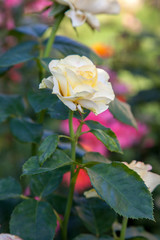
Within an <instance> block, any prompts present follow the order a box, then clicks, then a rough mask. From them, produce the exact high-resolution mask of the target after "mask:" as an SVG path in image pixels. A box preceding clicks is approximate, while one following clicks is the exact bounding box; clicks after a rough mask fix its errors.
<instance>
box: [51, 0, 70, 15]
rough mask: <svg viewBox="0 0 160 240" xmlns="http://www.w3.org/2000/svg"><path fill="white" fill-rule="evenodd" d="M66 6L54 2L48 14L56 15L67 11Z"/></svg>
mask: <svg viewBox="0 0 160 240" xmlns="http://www.w3.org/2000/svg"><path fill="white" fill-rule="evenodd" d="M67 9H68V7H67V6H65V5H62V4H59V3H56V2H55V3H54V5H53V8H52V10H51V11H50V13H49V16H53V17H56V16H57V15H59V14H60V13H63V12H65V11H67Z"/></svg>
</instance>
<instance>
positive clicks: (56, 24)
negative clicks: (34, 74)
mask: <svg viewBox="0 0 160 240" xmlns="http://www.w3.org/2000/svg"><path fill="white" fill-rule="evenodd" d="M63 16H64V14H63V13H62V14H59V15H57V17H56V18H55V21H54V25H53V27H52V32H51V35H50V37H49V39H48V42H47V45H46V48H45V50H44V55H43V57H44V58H46V57H48V56H49V55H50V52H51V49H52V45H53V42H54V39H55V36H56V32H57V30H58V27H59V25H60V23H61V21H62V19H63Z"/></svg>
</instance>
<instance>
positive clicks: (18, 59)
mask: <svg viewBox="0 0 160 240" xmlns="http://www.w3.org/2000/svg"><path fill="white" fill-rule="evenodd" d="M36 45H37V42H36V41H28V42H23V43H20V44H19V45H16V46H15V47H13V48H10V49H9V50H8V51H6V52H5V53H4V54H3V55H2V56H0V67H10V66H14V65H16V64H18V63H23V62H27V61H29V60H32V59H33V58H35V57H36V56H37V50H36Z"/></svg>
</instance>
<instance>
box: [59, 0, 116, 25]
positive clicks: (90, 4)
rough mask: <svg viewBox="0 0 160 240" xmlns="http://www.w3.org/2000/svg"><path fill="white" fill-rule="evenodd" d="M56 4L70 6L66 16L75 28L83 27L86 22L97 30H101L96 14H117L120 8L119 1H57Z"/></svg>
mask: <svg viewBox="0 0 160 240" xmlns="http://www.w3.org/2000/svg"><path fill="white" fill-rule="evenodd" d="M56 2H58V3H60V4H63V5H66V6H69V8H70V10H68V11H66V12H65V15H66V16H67V17H69V18H71V20H72V25H73V27H78V26H81V25H82V24H83V23H84V22H85V21H86V22H87V23H88V24H89V25H90V26H91V27H92V28H95V29H99V26H100V24H99V21H98V19H97V18H96V17H95V16H94V15H96V14H101V13H104V14H117V13H119V12H120V6H119V4H118V2H117V0H56Z"/></svg>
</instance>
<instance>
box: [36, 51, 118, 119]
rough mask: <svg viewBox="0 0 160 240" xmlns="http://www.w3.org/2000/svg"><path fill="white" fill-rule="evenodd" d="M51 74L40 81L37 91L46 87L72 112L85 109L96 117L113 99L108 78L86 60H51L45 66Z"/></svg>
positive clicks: (79, 58) (67, 58)
mask: <svg viewBox="0 0 160 240" xmlns="http://www.w3.org/2000/svg"><path fill="white" fill-rule="evenodd" d="M49 69H50V71H51V73H52V76H50V77H49V78H47V79H43V80H42V83H41V84H40V86H39V87H40V88H50V89H52V90H53V91H52V93H53V94H56V95H57V96H58V98H59V99H60V100H61V101H62V102H63V103H64V104H65V105H66V106H67V107H69V108H70V109H71V110H72V111H76V110H79V111H80V112H83V108H87V109H89V110H91V111H92V112H94V113H95V114H96V115H97V114H99V113H102V112H104V111H105V110H106V109H108V107H109V106H108V105H109V103H110V102H111V101H113V100H114V97H115V95H114V92H113V90H112V86H111V83H109V82H108V79H109V75H108V74H107V73H106V72H105V71H104V70H102V69H99V68H96V66H95V65H94V64H93V63H92V62H91V61H90V60H89V59H88V58H87V57H84V56H83V57H80V56H78V55H70V56H68V57H66V58H64V59H61V60H52V61H51V62H50V63H49Z"/></svg>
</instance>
